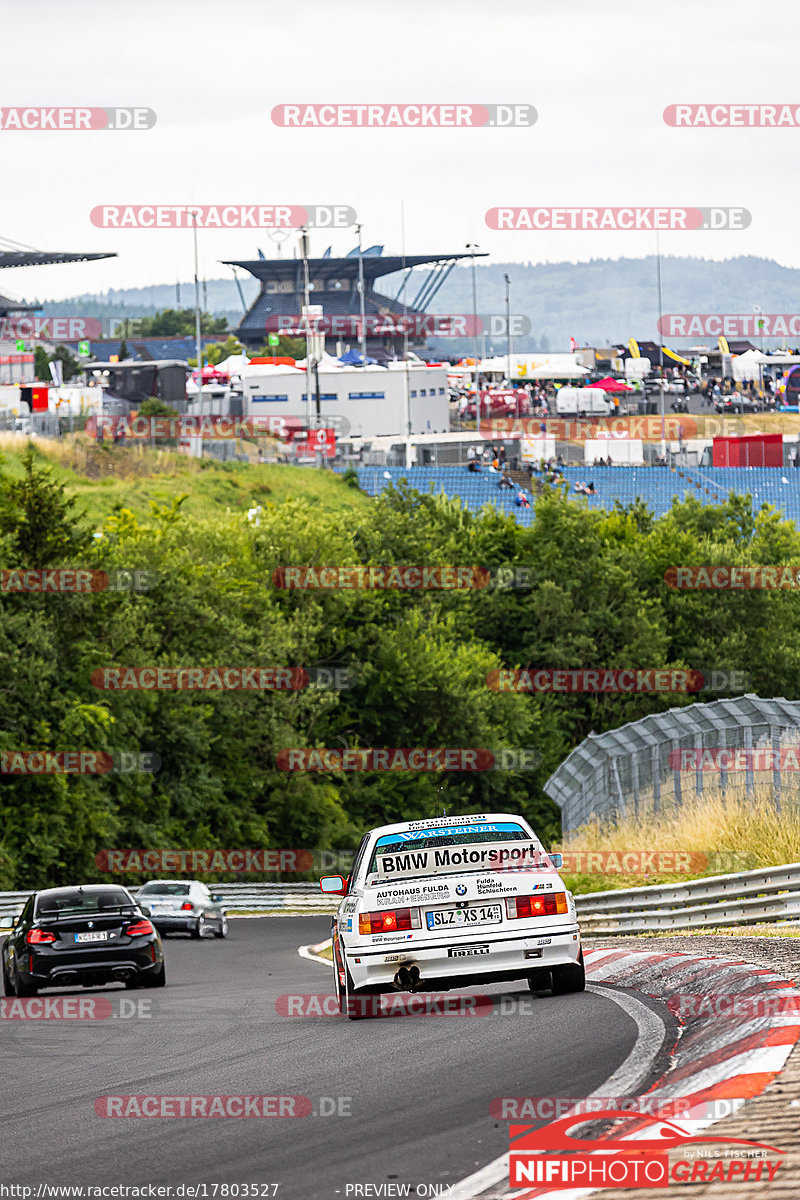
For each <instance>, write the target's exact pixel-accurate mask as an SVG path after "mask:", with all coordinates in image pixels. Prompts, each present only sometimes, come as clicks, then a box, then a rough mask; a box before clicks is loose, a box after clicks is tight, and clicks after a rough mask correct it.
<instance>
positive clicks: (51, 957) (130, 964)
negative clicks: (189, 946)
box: [17, 943, 164, 987]
mask: <svg viewBox="0 0 800 1200" xmlns="http://www.w3.org/2000/svg"><path fill="white" fill-rule="evenodd" d="M163 961H164V955H163V953H162V951H161V947H160V946H156V945H154V944H152V943H148V944H147V945H145V946H143V947H141V948H137V949H133V948H131V947H127V946H126V947H116V948H115V949H114V950H113V951H101V952H99V953H96V954H92V955H89V954H82V955H80V954H75V953H72V952H67V953H58V952H52V953H50V954H36V955H27V954H26V955H25V956H24V959H22V960H21V961H20V962H18V963H17V970H18V972H19V974H20V975H21V977H22V979H23V980H24V981H25V982H30V983H35V984H37V985H38V986H39V987H60V986H68V985H69V984H70V983H76V982H77V983H93V984H101V983H110V982H113V981H114V980H120V981H121V980H123V979H124V978H125V977H126V976H127V977H129V978H130V977H131V976H136V977H146V976H147V975H151V974H157V973H158V972H159V971H160V970H161V967H162V964H163Z"/></svg>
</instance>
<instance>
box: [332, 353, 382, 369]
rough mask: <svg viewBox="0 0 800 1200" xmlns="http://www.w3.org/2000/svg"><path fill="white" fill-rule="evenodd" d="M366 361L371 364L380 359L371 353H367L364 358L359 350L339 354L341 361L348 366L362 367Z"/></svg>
mask: <svg viewBox="0 0 800 1200" xmlns="http://www.w3.org/2000/svg"><path fill="white" fill-rule="evenodd" d="M365 361H366V365H367V366H369V365H370V363H376V362H377V361H378V360H377V359H376V358H370V356H369V355H367V357H366V360H365V359H363V358H362V356H361V353H360V351H358V350H348V351H347V353H346V354H342V355H340V356H339V362H340V363H344V365H345V366H346V367H360V366H361V365H362V363H364V362H365Z"/></svg>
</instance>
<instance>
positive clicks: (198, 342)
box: [192, 208, 203, 412]
mask: <svg viewBox="0 0 800 1200" xmlns="http://www.w3.org/2000/svg"><path fill="white" fill-rule="evenodd" d="M192 232H193V235H194V341H195V352H196V354H197V399H198V400H199V402H200V405H199V411H200V412H202V411H203V340H202V337H201V333H200V267H199V265H198V256H197V209H194V208H193V209H192Z"/></svg>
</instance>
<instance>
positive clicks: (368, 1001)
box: [333, 950, 381, 1021]
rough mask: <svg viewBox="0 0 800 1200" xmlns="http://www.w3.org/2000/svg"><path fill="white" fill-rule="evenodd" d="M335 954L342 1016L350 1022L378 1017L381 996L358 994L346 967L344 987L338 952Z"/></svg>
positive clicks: (335, 976)
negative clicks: (340, 976) (340, 975)
mask: <svg viewBox="0 0 800 1200" xmlns="http://www.w3.org/2000/svg"><path fill="white" fill-rule="evenodd" d="M333 954H334V957H333V981H334V986H335V988H336V999H337V1001H338V1003H339V1012H340V1013H341V1015H342V1016H343V1017H347V1018H348V1020H350V1021H363V1020H367V1019H369V1018H370V1017H377V1016H378V1014H379V1013H380V1008H381V1001H380V996H376V995H374V994H370V993H365V992H361V993H359V992H356V991H355V989H354V985H353V977H352V975H351V974H350V969H349V967H347V966H345V967H344V975H345V985H344V987H342V983H341V980H340V978H339V969H340V968H339V963H338V961H337V958H336V950H334V952H333Z"/></svg>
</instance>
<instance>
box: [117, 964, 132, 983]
mask: <svg viewBox="0 0 800 1200" xmlns="http://www.w3.org/2000/svg"><path fill="white" fill-rule="evenodd" d="M135 974H136V972H135V971H134V970H133V968H132V967H114V970H113V971H112V972H111V978H112V979H116V981H117V982H118V983H127V981H128V980H129V979H133V977H134V975H135Z"/></svg>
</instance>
